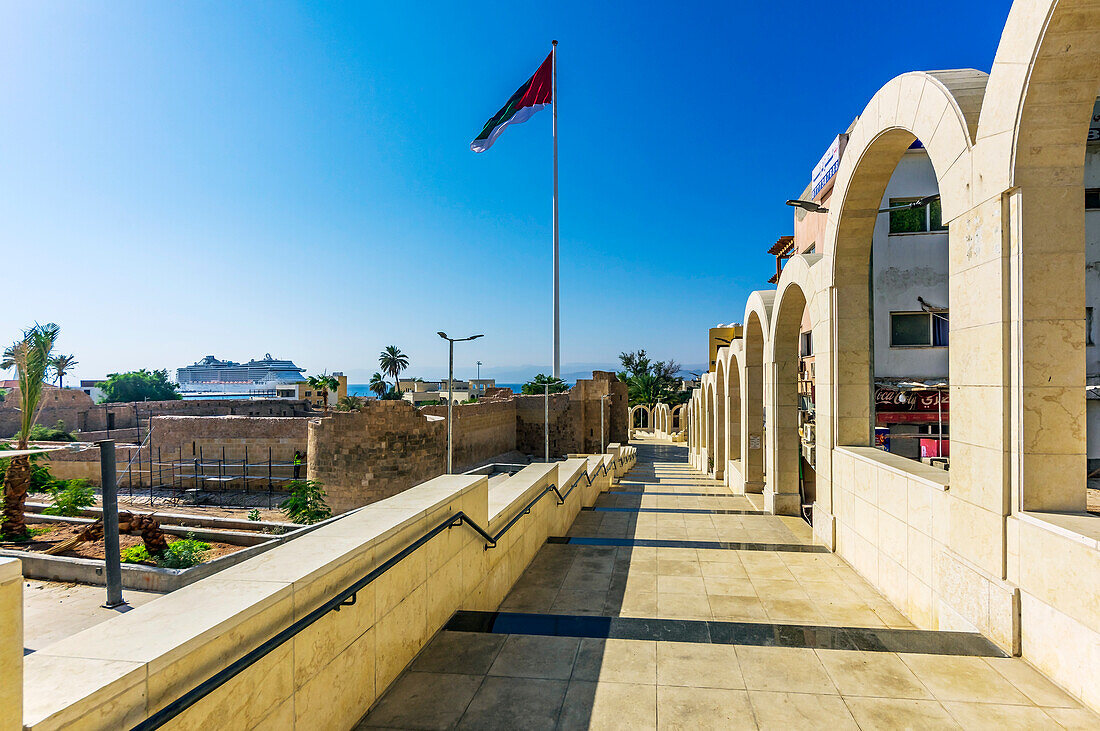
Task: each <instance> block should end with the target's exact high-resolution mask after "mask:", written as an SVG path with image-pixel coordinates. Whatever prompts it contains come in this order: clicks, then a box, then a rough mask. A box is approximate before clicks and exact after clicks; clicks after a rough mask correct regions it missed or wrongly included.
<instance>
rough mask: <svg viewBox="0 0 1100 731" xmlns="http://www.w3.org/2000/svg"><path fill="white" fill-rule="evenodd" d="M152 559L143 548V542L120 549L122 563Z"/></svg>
mask: <svg viewBox="0 0 1100 731" xmlns="http://www.w3.org/2000/svg"><path fill="white" fill-rule="evenodd" d="M153 562H154V559H153V557H152V556H150V555H149V551H147V550H146V549H145V544H143V543H139V544H137V545H136V546H130V547H129V548H124V549H122V563H153Z"/></svg>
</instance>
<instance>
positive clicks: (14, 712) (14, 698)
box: [0, 558, 23, 731]
mask: <svg viewBox="0 0 1100 731" xmlns="http://www.w3.org/2000/svg"><path fill="white" fill-rule="evenodd" d="M0 617H2V618H3V619H2V620H0V678H2V679H3V680H2V681H0V731H16V730H17V729H22V728H23V572H22V565H21V564H20V563H19V559H16V558H0Z"/></svg>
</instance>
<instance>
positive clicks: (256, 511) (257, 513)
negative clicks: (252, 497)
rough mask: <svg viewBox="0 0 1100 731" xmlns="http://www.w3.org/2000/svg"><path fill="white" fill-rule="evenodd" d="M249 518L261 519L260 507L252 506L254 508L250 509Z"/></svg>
mask: <svg viewBox="0 0 1100 731" xmlns="http://www.w3.org/2000/svg"><path fill="white" fill-rule="evenodd" d="M248 519H249V520H259V519H260V509H259V508H252V510H249V511H248Z"/></svg>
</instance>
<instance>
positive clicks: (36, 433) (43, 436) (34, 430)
mask: <svg viewBox="0 0 1100 731" xmlns="http://www.w3.org/2000/svg"><path fill="white" fill-rule="evenodd" d="M16 436H18V435H16ZM28 439H29V440H30V441H32V442H75V441H76V435H75V434H73V433H72V432H69V431H66V430H65V422H63V421H61V420H60V419H58V421H57V423H56V424H54V425H53V426H43V425H42V424H35V425H34V426H33V427H31V433H30V435H29V436H28Z"/></svg>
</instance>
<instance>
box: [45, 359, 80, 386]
mask: <svg viewBox="0 0 1100 731" xmlns="http://www.w3.org/2000/svg"><path fill="white" fill-rule="evenodd" d="M79 362H80V361H78V360H77V359H76V358H74V357H73V356H72V355H55V356H54V357H52V358H50V368H51V369H53V373H54V377H55V378H57V387H58V388H65V376H66V375H68V373H69V371H71V370H72V369H73V366H74V365H77V364H79Z"/></svg>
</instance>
